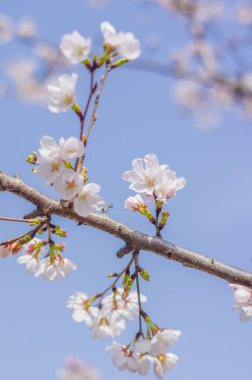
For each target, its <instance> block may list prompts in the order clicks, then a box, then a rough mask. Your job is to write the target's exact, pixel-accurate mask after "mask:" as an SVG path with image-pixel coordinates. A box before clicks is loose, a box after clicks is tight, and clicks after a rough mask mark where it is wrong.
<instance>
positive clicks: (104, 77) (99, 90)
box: [85, 62, 111, 145]
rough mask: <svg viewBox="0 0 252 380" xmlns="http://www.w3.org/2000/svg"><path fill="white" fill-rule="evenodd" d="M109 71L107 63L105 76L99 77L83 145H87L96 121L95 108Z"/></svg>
mask: <svg viewBox="0 0 252 380" xmlns="http://www.w3.org/2000/svg"><path fill="white" fill-rule="evenodd" d="M110 70H111V63H110V62H108V63H107V65H106V71H105V74H103V75H102V77H101V80H100V85H99V89H98V92H97V95H96V98H95V103H94V108H93V112H92V115H91V119H90V123H89V126H88V129H87V133H86V135H85V138H86V143H85V145H87V142H88V138H89V135H90V132H91V130H92V128H93V125H94V123H95V121H96V119H97V115H96V111H97V107H98V104H99V100H100V97H101V93H102V90H103V87H104V84H105V81H106V79H107V76H108V74H109V72H110Z"/></svg>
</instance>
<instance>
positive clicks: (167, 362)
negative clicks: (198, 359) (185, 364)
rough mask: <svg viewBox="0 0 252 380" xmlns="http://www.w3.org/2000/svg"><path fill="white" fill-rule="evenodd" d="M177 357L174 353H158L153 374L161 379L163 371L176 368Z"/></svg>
mask: <svg viewBox="0 0 252 380" xmlns="http://www.w3.org/2000/svg"><path fill="white" fill-rule="evenodd" d="M178 360H179V358H178V357H177V355H175V354H170V353H167V354H165V355H164V354H160V355H158V356H157V361H156V362H155V364H154V374H155V375H156V377H157V378H158V380H162V379H163V377H164V375H165V371H170V370H172V369H175V368H176V365H177V363H178Z"/></svg>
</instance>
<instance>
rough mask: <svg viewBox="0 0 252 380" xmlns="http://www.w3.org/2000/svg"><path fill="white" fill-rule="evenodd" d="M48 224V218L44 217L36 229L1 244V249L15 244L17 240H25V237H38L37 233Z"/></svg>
mask: <svg viewBox="0 0 252 380" xmlns="http://www.w3.org/2000/svg"><path fill="white" fill-rule="evenodd" d="M46 223H47V217H44V218H42V219H41V221H40V223H39V224H38V225H37V226H36V227H35V228H33V229H32V230H30V231H28V232H26V233H25V234H22V235H19V236H16V237H15V238H13V239H9V240H6V241H4V242H2V243H0V247H1V246H3V245H7V244H12V243H15V242H16V241H17V240H20V239H22V238H24V237H25V236H30V237H31V238H32V239H33V238H34V236H35V235H36V233H37V232H38V231H39V230H40V229H41V228H42V227H43V226H44V225H45V224H46Z"/></svg>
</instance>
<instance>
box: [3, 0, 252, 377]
mask: <svg viewBox="0 0 252 380" xmlns="http://www.w3.org/2000/svg"><path fill="white" fill-rule="evenodd" d="M0 11H1V16H0V42H1V45H0V55H1V67H0V69H1V79H0V93H1V102H0V115H1V139H0V161H1V167H0V168H1V170H3V171H5V172H7V173H8V174H9V175H15V174H16V173H19V174H20V176H21V178H22V179H23V180H24V181H26V182H27V183H29V184H30V185H32V186H34V187H36V188H38V189H40V190H41V191H42V192H44V193H46V194H48V195H51V196H52V197H56V193H55V192H53V190H52V189H50V188H49V187H46V186H44V184H43V181H42V180H41V179H40V178H38V177H36V176H34V175H33V174H32V173H31V167H30V166H29V165H28V164H26V163H25V158H26V156H27V155H28V154H29V153H31V152H32V151H33V150H37V149H38V147H39V139H40V137H41V136H43V135H50V136H53V137H54V138H55V139H57V140H58V139H59V138H60V137H61V136H64V137H65V138H67V137H69V136H72V135H77V134H78V120H77V118H76V116H75V115H74V114H73V113H72V112H68V113H62V114H53V113H51V112H50V111H48V109H47V107H46V97H45V85H46V84H47V82H48V81H49V80H50V79H51V78H52V77H53V76H55V75H58V74H59V73H62V72H78V74H79V78H80V79H79V83H78V99H79V101H80V102H81V103H83V102H84V101H85V99H86V97H87V96H88V85H89V84H88V76H87V74H86V73H85V72H84V70H83V68H82V67H81V65H79V66H80V67H79V66H74V67H72V66H70V65H69V64H67V62H66V61H65V60H64V59H63V57H62V56H60V54H59V51H58V44H59V41H60V39H61V37H62V35H63V34H65V33H70V32H72V31H73V30H75V29H76V30H78V31H79V32H80V33H81V34H82V35H84V36H91V37H92V40H93V51H98V52H101V51H102V37H101V33H100V30H99V28H100V23H101V22H102V21H109V22H111V23H112V24H113V25H114V26H115V28H116V29H117V30H118V31H119V30H123V31H132V32H133V33H134V34H135V36H136V37H137V38H139V40H140V42H141V49H142V54H141V57H140V58H139V59H138V60H137V61H135V62H131V63H129V64H127V65H125V67H122V68H120V69H117V70H114V71H113V72H111V75H110V76H109V78H108V81H107V83H106V86H105V89H104V92H103V95H102V99H101V103H100V106H99V110H98V120H97V122H96V124H95V127H94V129H93V132H92V136H91V138H90V141H89V146H88V154H87V159H86V164H87V167H88V169H89V175H90V180H91V181H92V182H97V183H99V184H100V185H101V187H102V191H101V194H102V196H103V197H104V198H105V200H106V203H107V204H109V203H112V204H113V208H112V209H111V210H110V211H109V215H110V216H111V217H112V218H115V219H117V220H120V221H122V222H123V223H126V224H128V225H130V226H131V227H134V228H136V229H139V230H141V231H143V232H146V233H149V234H153V230H152V228H151V225H149V224H148V223H147V221H146V220H145V219H144V218H142V217H141V216H140V215H136V214H133V213H131V212H130V211H128V210H126V209H124V207H123V203H124V200H125V198H126V197H128V196H129V195H134V194H133V193H132V192H131V191H130V190H129V189H128V184H127V183H126V182H123V181H122V180H121V173H122V172H123V171H125V170H128V169H130V167H131V161H132V159H134V158H136V157H143V156H144V155H145V154H147V153H152V152H153V153H156V154H157V156H158V157H159V160H160V163H167V164H169V165H170V167H171V168H172V169H173V170H175V171H176V172H177V175H178V176H184V177H185V178H186V180H187V186H186V187H185V189H183V191H181V192H179V194H178V195H177V197H176V198H173V199H172V200H171V201H170V203H169V211H170V214H171V216H170V219H169V223H168V225H167V228H166V229H165V231H164V233H163V237H164V238H165V239H167V240H169V241H172V242H174V243H176V244H178V245H181V246H183V247H186V248H189V249H192V250H195V251H199V252H201V253H203V254H205V255H207V256H211V257H212V256H213V257H215V258H216V259H219V260H222V261H224V262H226V263H229V264H231V265H234V266H238V267H241V268H243V269H246V270H248V271H251V267H252V263H251V257H252V253H251V242H250V234H251V230H252V202H251V187H252V175H251V169H252V155H251V143H252V126H251V123H252V121H251V119H250V116H252V55H251V44H252V4H251V3H250V2H244V1H231V0H229V1H226V2H225V1H189V0H152V1H150V0H149V1H148V0H138V1H137V0H135V1H133V0H132V1H131V0H121V1H119V0H107V1H106V0H88V1H85V0H75V1H73V2H66V1H65V2H62V1H59V0H54V1H53V2H33V1H31V0H23V1H22V2H16V1H14V0H8V2H2V3H1V9H0ZM31 209H32V208H31V205H29V204H28V203H27V202H25V201H23V200H21V199H18V198H17V197H15V196H13V195H10V194H7V193H6V194H5V193H2V194H1V195H0V215H1V216H9V217H23V215H24V214H25V213H27V212H30V211H31ZM54 221H55V222H57V223H60V224H61V226H62V228H65V229H67V231H68V237H67V240H66V243H67V250H66V256H67V257H69V258H70V259H72V260H73V261H74V262H75V263H77V265H78V270H77V271H76V272H74V273H72V274H71V275H70V276H69V277H67V278H66V279H65V280H62V281H58V282H53V283H47V282H45V281H44V280H43V279H41V278H36V279H35V278H34V277H33V276H31V275H29V274H28V273H27V272H26V271H25V269H24V267H23V266H20V265H17V264H16V257H9V258H7V259H6V260H1V263H0V264H1V265H0V302H1V316H0V321H1V323H0V342H1V343H0V357H1V360H0V363H1V365H0V378H1V379H5V380H15V379H17V378H20V379H25V380H34V379H36V380H50V379H56V378H57V370H58V368H60V367H62V365H63V363H64V360H65V358H66V357H67V356H69V355H72V356H76V357H79V358H80V359H81V360H83V361H84V362H86V363H87V364H88V365H90V366H91V367H97V368H98V371H99V373H100V375H99V376H100V379H104V380H105V379H106V380H129V379H133V378H136V377H137V375H134V374H133V375H132V374H130V373H126V372H121V373H120V372H119V371H118V370H117V369H116V368H115V367H114V366H113V364H112V363H111V361H110V354H108V353H106V352H105V351H104V348H105V347H106V346H107V345H109V344H110V341H111V340H110V339H108V340H106V341H104V342H100V341H95V340H92V339H91V337H90V332H89V331H88V329H87V328H86V327H85V325H84V324H77V323H74V322H73V321H72V319H71V314H70V312H69V311H68V310H67V309H66V308H65V305H66V300H67V297H68V296H69V295H70V294H73V293H74V292H75V291H76V290H80V291H86V292H87V293H88V294H93V293H95V292H97V291H101V290H103V289H104V288H105V287H106V286H107V285H108V284H109V283H110V280H109V279H107V278H106V274H107V273H109V272H115V271H117V270H119V269H120V268H121V267H122V266H124V265H125V264H126V261H127V258H125V259H121V260H119V259H117V258H116V257H115V252H116V251H117V249H119V248H120V247H121V242H120V241H118V240H116V239H114V238H112V237H111V236H109V235H106V234H105V233H102V232H100V231H97V230H94V229H91V228H89V227H83V226H82V227H78V228H76V224H75V223H73V222H70V221H67V220H60V219H57V218H55V219H54ZM0 227H1V228H0V241H4V240H6V239H8V238H11V237H13V236H16V235H17V234H18V233H22V232H25V229H24V226H23V225H17V224H10V223H7V222H1V224H0ZM140 263H141V265H142V266H143V267H144V268H146V269H147V270H149V272H150V274H151V282H150V283H143V284H142V293H143V294H146V295H147V297H148V303H147V304H146V307H145V309H146V311H148V312H149V314H150V315H151V316H152V318H153V320H154V321H155V322H156V323H157V324H158V325H159V326H162V327H170V328H176V329H179V330H181V331H182V337H181V339H180V341H179V343H177V344H176V345H175V346H173V347H172V350H171V351H172V352H174V353H176V354H177V355H178V356H179V358H180V362H179V365H178V367H177V368H176V369H175V370H174V371H172V372H171V373H167V375H166V377H167V378H170V379H173V380H202V379H204V380H212V379H215V380H224V379H229V380H236V379H237V378H240V377H247V376H248V375H247V374H249V373H251V371H252V363H251V348H252V343H251V342H252V339H251V338H252V328H251V322H248V323H246V324H242V323H240V322H239V316H238V313H236V312H234V311H233V310H232V305H233V295H232V292H231V290H230V289H229V287H228V284H227V283H226V282H225V281H223V280H220V279H218V278H215V277H212V276H210V275H208V274H205V273H201V272H198V271H196V270H192V269H188V268H184V267H183V266H181V265H180V264H177V263H175V262H169V261H165V260H164V259H162V258H160V257H158V256H155V255H154V254H151V253H148V252H142V253H141V257H140ZM136 329H137V321H136V322H129V323H128V326H127V329H126V331H125V333H123V335H122V336H121V337H119V338H118V339H116V340H118V341H119V342H121V343H124V342H127V341H128V339H129V338H128V337H129V336H133V334H134V333H135V331H136ZM153 378H154V375H153V374H152V373H151V372H150V374H149V375H148V376H147V377H146V379H153ZM83 380H86V379H83ZM87 380H89V379H87Z"/></svg>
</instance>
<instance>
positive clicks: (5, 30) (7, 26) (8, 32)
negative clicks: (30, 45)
mask: <svg viewBox="0 0 252 380" xmlns="http://www.w3.org/2000/svg"><path fill="white" fill-rule="evenodd" d="M13 34H14V31H13V26H12V22H11V20H10V19H9V17H7V16H6V15H4V14H0V44H2V43H5V42H9V41H10V40H11V39H12V37H13Z"/></svg>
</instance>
